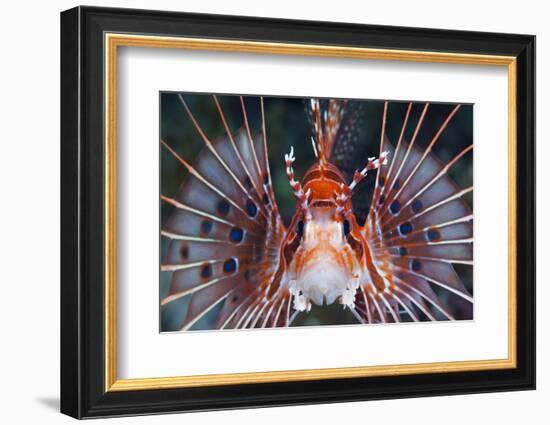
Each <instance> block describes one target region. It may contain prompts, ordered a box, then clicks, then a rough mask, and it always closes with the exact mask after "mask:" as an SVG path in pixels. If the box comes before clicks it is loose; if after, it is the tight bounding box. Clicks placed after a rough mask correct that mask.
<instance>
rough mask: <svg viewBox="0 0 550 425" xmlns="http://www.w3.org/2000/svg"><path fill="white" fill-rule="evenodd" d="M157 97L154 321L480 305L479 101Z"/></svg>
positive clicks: (242, 325)
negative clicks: (476, 268) (476, 229)
mask: <svg viewBox="0 0 550 425" xmlns="http://www.w3.org/2000/svg"><path fill="white" fill-rule="evenodd" d="M159 96H160V147H159V155H160V164H161V165H160V180H161V184H160V217H161V222H160V235H159V237H160V247H161V252H160V263H161V265H160V285H159V311H160V331H161V332H180V331H195V330H202V331H214V330H235V329H264V328H285V327H296V326H323V325H332V326H336V325H338V326H342V325H377V324H394V323H413V324H414V323H417V325H418V326H425V324H426V323H428V322H436V321H447V320H473V304H474V285H473V242H474V239H473V223H474V220H473V153H474V149H473V113H474V105H472V104H456V103H442V102H433V103H431V102H429V101H422V102H420V101H407V100H404V101H401V100H399V101H394V100H391V101H389V100H361V99H329V98H298V97H274V96H256V95H246V96H239V95H225V94H199V93H184V92H161V93H160V94H159Z"/></svg>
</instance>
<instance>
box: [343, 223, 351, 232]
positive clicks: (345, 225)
mask: <svg viewBox="0 0 550 425" xmlns="http://www.w3.org/2000/svg"><path fill="white" fill-rule="evenodd" d="M350 230H351V225H350V224H349V220H344V236H347V235H349V232H350Z"/></svg>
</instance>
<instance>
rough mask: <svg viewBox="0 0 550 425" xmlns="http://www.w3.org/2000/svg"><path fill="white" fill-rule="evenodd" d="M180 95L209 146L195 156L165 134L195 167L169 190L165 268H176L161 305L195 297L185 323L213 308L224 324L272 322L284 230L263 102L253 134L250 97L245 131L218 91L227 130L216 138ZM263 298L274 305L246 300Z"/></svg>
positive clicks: (187, 167)
mask: <svg viewBox="0 0 550 425" xmlns="http://www.w3.org/2000/svg"><path fill="white" fill-rule="evenodd" d="M178 97H179V99H180V101H181V104H182V106H183V109H184V110H185V112H186V114H187V115H188V117H189V119H190V122H191V123H192V125H193V126H194V127H195V128H196V130H197V134H198V137H200V138H201V139H202V141H203V143H204V147H203V149H202V151H201V152H200V153H199V155H198V156H197V158H196V159H195V160H194V161H193V163H190V162H188V161H186V160H185V159H184V158H182V157H181V156H180V155H179V154H178V152H177V151H176V149H175V148H174V147H172V146H169V145H168V144H166V143H165V142H164V141H161V143H162V145H163V146H164V148H165V149H166V150H167V151H168V152H169V154H171V155H172V156H174V157H175V158H176V159H177V160H178V161H179V162H180V163H181V165H182V168H183V170H184V171H187V175H186V177H185V179H184V181H183V184H182V186H181V187H180V189H179V191H178V193H177V194H175V195H173V196H169V195H166V194H162V195H161V200H162V202H165V203H167V204H169V205H171V206H172V207H174V208H173V210H174V212H173V213H172V215H171V216H170V218H169V219H168V221H167V222H166V224H165V226H164V228H163V229H162V230H161V235H162V236H163V237H165V238H167V239H168V240H169V244H168V249H167V253H166V255H165V258H164V259H163V262H162V265H161V271H163V272H170V273H172V276H171V283H170V287H169V290H168V293H167V295H166V296H165V297H164V298H163V299H162V300H161V305H167V304H169V303H171V302H173V301H175V300H177V299H180V298H182V297H190V300H189V303H188V307H187V309H186V311H185V312H182V313H184V316H183V317H182V319H183V321H182V324H181V329H182V330H187V329H191V328H192V327H193V326H194V325H195V324H196V323H198V322H199V321H200V320H201V319H202V318H203V317H204V316H205V315H207V314H208V313H209V312H211V311H216V312H217V313H216V314H217V315H218V316H217V319H216V320H217V322H216V323H217V326H218V327H220V328H234V327H251V326H252V325H254V326H256V325H257V324H258V323H260V324H261V323H263V322H264V320H263V319H262V320H261V321H260V318H259V317H256V316H259V315H261V314H266V312H267V311H268V310H269V306H270V305H274V304H275V301H276V297H275V294H276V293H277V289H278V288H279V285H280V278H279V277H277V273H276V272H277V269H278V262H279V252H278V247H279V244H280V241H281V239H282V237H283V233H284V226H283V224H282V222H281V219H280V217H279V213H278V208H277V204H276V201H275V197H274V193H273V189H272V185H271V175H270V171H269V165H268V158H267V149H266V148H267V145H266V143H267V142H266V138H265V122H264V118H263V117H264V110H263V108H264V107H263V101H262V102H261V116H262V130H261V133H260V134H258V135H253V134H252V132H251V129H250V126H249V122H248V117H247V114H246V105H245V102H244V99H243V98H242V97H241V98H240V101H241V106H242V111H243V126H242V127H241V128H240V129H238V130H237V131H232V130H231V129H230V128H229V126H228V122H227V120H226V118H225V115H224V113H223V110H222V107H221V103H220V101H219V99H218V98H217V97H214V104H215V107H216V108H217V110H218V112H219V115H220V119H221V121H222V123H223V126H224V129H225V135H223V136H221V137H219V138H218V139H216V140H214V141H211V140H210V139H209V138H208V136H207V135H206V134H205V133H204V131H203V130H202V128H201V127H200V126H199V124H198V122H197V120H196V119H195V117H194V115H193V113H192V111H191V110H190V109H189V107H188V105H187V103H186V101H185V99H184V97H183V96H182V95H181V94H180V95H178ZM279 292H280V291H279ZM258 300H261V301H262V302H263V303H264V304H268V305H267V306H266V307H265V308H263V310H262V311H261V312H260V309H259V308H258V309H256V311H251V310H248V306H247V305H246V303H254V304H255V305H257V304H258ZM241 304H242V305H241ZM239 305H240V307H239V308H236V307H237V306H239ZM270 314H271V315H272V316H273V317H271V319H272V320H271V322H270V320H269V319H270V318H269V317H268V318H267V319H266V320H265V322H266V325H267V326H275V325H278V324H279V322H277V321H275V320H274V314H275V313H273V309H271V313H270ZM230 316H231V317H230Z"/></svg>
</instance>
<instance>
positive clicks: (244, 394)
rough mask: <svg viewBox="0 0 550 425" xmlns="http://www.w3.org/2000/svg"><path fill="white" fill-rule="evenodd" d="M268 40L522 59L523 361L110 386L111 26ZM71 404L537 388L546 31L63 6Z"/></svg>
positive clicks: (184, 406) (110, 411)
mask: <svg viewBox="0 0 550 425" xmlns="http://www.w3.org/2000/svg"><path fill="white" fill-rule="evenodd" d="M106 32H116V33H139V34H155V35H168V36H178V37H183V36H184V37H197V38H217V39H231V40H259V41H265V42H275V43H307V44H317V45H331V46H354V47H370V48H380V49H399V50H422V51H431V52H449V53H474V54H478V53H479V54H486V55H506V56H514V57H515V58H516V60H517V97H516V99H517V105H516V106H517V122H516V129H517V169H516V175H517V182H516V184H517V250H516V252H517V258H516V262H517V264H516V266H517V268H516V270H517V283H518V284H517V304H516V305H517V311H516V314H517V335H516V336H517V337H516V344H517V347H516V353H517V367H516V368H513V369H502V370H484V371H470V372H452V373H430V374H415V375H401V376H382V377H368V378H346V379H329V380H316V381H300V382H271V383H259V384H245V385H226V386H208V387H193V388H171V389H155V390H141V391H116V392H111V391H105V373H104V371H105V360H104V353H105V339H104V333H105V326H104V325H105V323H104V312H105V302H104V299H105V298H104V297H105V293H104V286H103V281H104V271H105V260H104V259H105V245H104V232H103V229H104V228H105V219H104V214H103V211H104V206H105V201H104V182H105V181H104V178H105V163H104V155H105V152H104V145H103V143H102V140H103V137H104V105H105V99H104V90H103V88H104V84H105V76H104V69H103V64H104V55H105V51H104V49H105V45H104V34H105V33H106ZM61 194H62V196H61V412H63V413H65V414H67V415H70V416H73V417H76V418H92V417H104V416H120V415H136V414H152V413H164V412H184V411H201V410H217V409H230V408H243V407H259V406H276V405H296V404H311V403H328V402H343V401H353V400H374V399H387V398H399V397H417V396H435V395H450V394H465V393H482V392H492V391H512V390H528V389H534V388H535V37H534V36H530V35H517V34H497V33H480V32H467V31H451V30H433V29H420V28H405V27H389V26H371V25H355V24H342V23H328V22H313V21H293V20H282V19H264V18H252V17H239V16H219V15H202V14H188V13H175V12H161V11H145V10H131V9H109V8H95V7H76V8H74V9H71V10H68V11H65V12H62V13H61Z"/></svg>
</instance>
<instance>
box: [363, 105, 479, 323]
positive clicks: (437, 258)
mask: <svg viewBox="0 0 550 425" xmlns="http://www.w3.org/2000/svg"><path fill="white" fill-rule="evenodd" d="M412 106H413V104H412V103H411V104H409V105H408V108H407V112H406V115H405V118H404V122H403V126H402V130H401V133H400V135H399V138H398V140H397V141H396V143H392V142H390V140H389V139H388V137H387V135H386V134H384V127H385V119H386V114H387V109H388V103H386V104H385V107H384V117H383V126H382V128H383V129H382V135H381V139H380V140H381V143H380V151H381V152H382V151H387V152H388V153H389V155H388V156H389V158H390V161H389V165H388V166H387V167H381V168H380V169H379V170H378V174H377V177H376V185H375V188H374V194H373V198H372V202H371V207H370V210H369V214H368V217H367V220H366V223H365V226H364V234H365V237H366V239H367V241H368V243H369V246H370V249H371V251H372V257H373V263H374V266H375V267H376V269H377V271H378V273H379V274H380V275H381V276H382V277H383V280H384V288H383V289H381V288H377V287H376V286H375V285H373V284H372V283H371V282H369V281H365V282H364V283H363V284H362V285H361V291H360V293H359V294H358V296H357V310H358V312H359V313H360V315H361V318H362V319H363V320H364V321H365V322H388V321H395V322H398V321H401V320H403V319H405V320H414V321H418V320H426V319H429V320H441V319H449V320H454V319H456V317H455V314H454V313H453V312H452V308H451V304H453V305H454V306H455V307H456V305H459V306H461V308H462V311H466V313H465V314H463V316H465V317H471V314H472V304H473V297H472V295H471V294H470V293H469V292H468V291H467V290H466V288H465V286H464V284H463V282H462V281H461V279H460V278H459V276H458V274H457V273H456V271H455V269H454V266H453V265H456V264H461V265H467V266H473V215H472V211H471V209H470V207H469V206H468V204H467V203H466V202H465V201H464V200H463V199H462V197H463V196H464V195H466V194H468V193H471V192H472V190H473V187H472V186H470V187H468V188H464V189H463V188H459V187H458V186H457V185H456V184H455V183H454V182H453V180H452V179H451V177H450V176H449V175H448V172H449V170H450V169H451V168H452V167H453V166H454V165H455V164H456V163H457V162H458V161H459V160H460V159H462V158H463V157H465V156H466V155H468V154H470V155H471V153H472V151H473V145H470V146H468V147H466V148H464V149H463V150H462V151H460V152H458V153H456V154H455V156H454V157H453V158H452V159H451V160H450V161H447V162H446V163H442V162H441V161H440V160H439V159H437V157H436V156H435V154H434V153H433V147H434V145H435V144H436V143H438V142H439V143H445V141H444V132H445V129H446V128H447V125H448V124H449V122H450V121H451V120H452V119H453V117H454V115H455V114H456V113H457V111H458V110H459V108H460V105H457V106H456V107H454V109H453V110H452V111H451V113H450V114H449V115H448V117H447V118H446V120H445V121H444V122H443V124H442V125H441V126H440V128H439V129H438V130H437V132H436V133H435V135H434V136H433V138H432V139H431V141H430V142H429V143H428V145H427V147H426V148H420V147H419V143H418V140H417V138H418V134H419V130H420V128H421V126H422V122H423V120H424V119H425V116H426V114H427V113H428V110H429V105H428V104H425V105H423V109H422V114H421V116H420V118H419V120H418V122H417V123H416V127H415V130H414V133H413V136H412V139H411V141H410V142H407V141H406V140H405V138H404V133H405V129H406V128H407V125H408V123H409V118H410V112H411V109H412ZM461 318H462V317H461Z"/></svg>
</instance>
